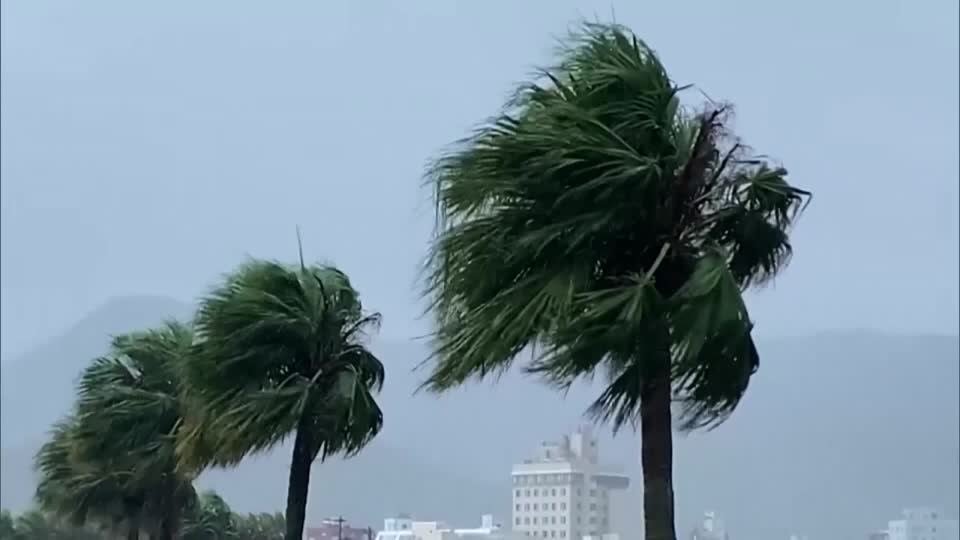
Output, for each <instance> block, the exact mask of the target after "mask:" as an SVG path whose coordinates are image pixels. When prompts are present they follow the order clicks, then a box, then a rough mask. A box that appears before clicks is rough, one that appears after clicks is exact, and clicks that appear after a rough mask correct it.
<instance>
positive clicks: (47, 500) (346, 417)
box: [36, 259, 384, 540]
mask: <svg viewBox="0 0 960 540" xmlns="http://www.w3.org/2000/svg"><path fill="white" fill-rule="evenodd" d="M379 320H380V318H379V315H378V314H370V313H367V312H365V311H364V310H363V307H362V304H361V303H360V299H359V295H358V294H357V292H356V290H354V288H353V287H352V285H351V284H350V281H349V279H348V278H347V276H346V275H345V274H343V273H342V272H341V271H339V270H337V269H336V268H333V267H330V266H321V265H313V266H307V265H305V264H304V263H303V262H302V259H301V263H300V264H299V265H295V266H288V265H284V264H280V263H276V262H271V261H261V260H254V261H251V262H249V263H247V264H244V265H243V266H241V267H240V268H239V269H237V270H236V271H234V272H233V273H231V274H229V275H228V276H227V277H226V278H225V279H224V281H223V283H222V285H221V286H219V287H217V288H216V289H214V290H213V291H212V292H211V293H210V294H209V295H207V296H205V297H204V298H202V299H201V300H200V303H199V307H198V310H197V314H196V318H195V320H194V321H192V323H191V324H185V323H180V322H173V321H171V322H168V323H166V324H164V325H163V326H161V327H159V328H155V329H149V330H145V331H140V332H134V333H130V334H125V335H121V336H117V337H115V338H113V340H112V342H111V344H110V349H109V352H108V354H106V355H105V356H103V357H100V358H96V359H95V360H93V362H92V363H91V364H90V365H89V366H88V367H87V368H86V369H85V370H84V371H83V373H82V375H81V377H80V382H79V384H78V387H77V397H76V401H75V405H74V407H73V411H72V412H71V414H70V415H69V416H67V417H66V418H64V419H62V420H61V421H60V422H58V423H57V424H56V425H55V426H53V429H52V430H51V433H50V437H49V439H48V440H47V442H46V443H45V444H44V445H43V446H42V448H41V449H40V451H39V452H38V454H37V457H36V468H37V470H38V472H39V476H40V481H39V484H38V488H37V492H36V500H37V503H38V504H39V507H40V509H42V510H43V511H44V512H46V513H47V514H49V515H51V516H55V517H56V518H57V519H60V520H63V521H64V522H67V523H70V524H72V525H75V526H82V525H87V526H91V527H94V528H96V530H98V531H108V532H109V533H110V535H111V536H117V535H119V536H122V537H126V538H130V539H135V538H139V537H140V535H141V534H146V535H148V536H149V537H150V538H152V539H157V540H168V539H172V538H184V539H188V538H189V539H203V538H239V537H240V536H238V535H240V534H241V533H243V534H245V535H246V536H243V537H244V538H248V537H249V538H276V534H275V533H276V530H277V525H278V524H280V525H282V527H283V536H284V537H285V538H288V539H296V540H300V538H301V537H302V532H303V525H304V518H305V509H306V502H307V488H308V481H309V478H310V468H311V465H312V463H313V462H314V460H316V459H318V458H319V459H324V458H326V457H328V456H331V455H335V454H342V455H347V456H349V455H353V454H355V453H356V452H358V451H359V450H360V449H361V448H363V446H364V445H365V444H367V443H368V442H369V441H370V440H371V439H372V438H373V437H374V436H375V435H376V434H377V433H378V432H379V430H380V427H381V425H382V422H383V416H382V413H381V411H380V409H379V407H378V406H377V404H376V402H375V401H374V394H375V393H376V392H377V391H378V390H379V389H380V387H381V386H382V384H383V379H384V369H383V366H382V364H381V363H380V361H379V360H378V359H377V358H376V357H375V356H374V355H373V354H372V353H371V352H370V351H369V350H368V349H367V348H366V346H365V338H366V336H367V332H368V331H369V330H370V329H371V328H375V327H376V326H377V324H378V323H379ZM288 437H293V438H294V440H295V442H294V449H293V458H292V462H291V471H290V494H289V496H288V500H287V510H286V514H285V516H283V519H281V520H280V521H278V520H277V518H276V516H273V515H261V516H249V517H248V518H247V519H245V520H241V521H237V520H236V519H235V518H234V515H233V514H232V513H231V512H230V511H229V507H227V506H226V505H225V503H223V501H222V499H219V497H217V496H215V495H203V496H198V495H197V493H196V492H195V490H194V488H193V481H194V479H195V478H196V476H197V475H198V474H199V473H200V472H202V471H203V470H204V469H206V468H207V467H211V466H223V467H228V466H233V465H236V464H238V463H239V462H240V461H241V460H242V459H243V458H244V457H246V456H248V455H250V454H253V453H257V452H263V451H267V450H270V449H272V448H274V447H275V446H277V445H279V444H281V443H282V442H283V441H284V440H285V439H286V438H288ZM228 533H229V534H228ZM225 534H226V535H227V536H223V535H225ZM211 535H212V536H211Z"/></svg>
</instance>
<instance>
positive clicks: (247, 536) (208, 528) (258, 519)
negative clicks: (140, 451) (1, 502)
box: [0, 491, 285, 540]
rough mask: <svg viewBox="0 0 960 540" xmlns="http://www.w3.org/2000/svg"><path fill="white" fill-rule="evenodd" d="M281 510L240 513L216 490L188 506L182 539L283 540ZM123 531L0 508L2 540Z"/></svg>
mask: <svg viewBox="0 0 960 540" xmlns="http://www.w3.org/2000/svg"><path fill="white" fill-rule="evenodd" d="M284 529H285V524H284V519H283V515H282V514H280V513H273V514H270V513H261V514H237V513H234V512H233V511H232V510H231V509H230V506H229V505H227V503H226V502H225V501H224V500H223V499H222V498H221V497H220V496H219V495H217V494H216V493H215V492H212V491H207V492H204V493H201V494H200V495H199V496H198V497H197V499H196V501H195V504H193V505H191V506H190V507H189V508H186V509H184V524H183V528H182V531H181V536H180V538H181V539H182V540H282V538H283V534H284ZM124 536H125V533H124V532H123V531H122V530H114V531H110V530H102V531H97V530H94V529H91V528H90V527H89V526H76V525H72V524H70V523H67V522H65V521H63V520H60V519H58V518H54V517H51V516H50V515H49V514H47V513H44V512H42V511H40V510H31V511H29V512H26V513H24V514H21V515H19V516H14V515H13V514H11V513H10V512H9V511H8V510H2V511H0V540H107V539H111V538H117V537H124Z"/></svg>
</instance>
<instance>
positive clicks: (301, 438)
mask: <svg viewBox="0 0 960 540" xmlns="http://www.w3.org/2000/svg"><path fill="white" fill-rule="evenodd" d="M316 455H317V451H316V450H315V449H314V444H313V441H312V437H311V432H310V427H309V426H308V425H307V422H306V421H305V420H304V419H301V421H300V424H299V425H298V426H297V435H296V439H295V440H294V443H293V457H292V458H291V460H290V480H289V482H288V484H287V511H286V521H287V523H286V527H287V532H286V534H285V535H284V540H303V523H304V521H305V520H306V518H307V494H308V492H309V490H310V466H311V465H313V460H314V458H315V457H316Z"/></svg>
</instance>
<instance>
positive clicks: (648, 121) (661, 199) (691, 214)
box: [425, 24, 809, 540]
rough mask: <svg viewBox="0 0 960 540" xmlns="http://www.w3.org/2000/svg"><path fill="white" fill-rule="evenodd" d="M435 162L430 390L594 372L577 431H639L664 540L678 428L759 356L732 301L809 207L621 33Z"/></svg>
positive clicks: (651, 510) (694, 419)
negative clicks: (675, 413) (595, 381)
mask: <svg viewBox="0 0 960 540" xmlns="http://www.w3.org/2000/svg"><path fill="white" fill-rule="evenodd" d="M542 75H543V77H542V79H540V80H535V81H533V82H528V83H524V84H523V85H521V86H520V88H519V90H518V92H517V93H516V95H515V98H513V99H512V100H511V101H509V102H508V103H507V105H506V107H505V109H504V111H503V112H502V113H501V114H499V115H498V116H496V117H495V118H493V119H491V120H490V121H489V122H487V123H486V124H484V125H483V126H481V127H480V128H479V129H478V130H477V131H476V132H475V134H474V135H472V136H471V137H469V138H467V139H465V140H463V141H461V142H460V143H459V144H458V145H456V146H455V147H454V148H452V149H451V150H449V151H448V152H446V153H445V154H444V155H442V156H441V157H440V158H439V159H438V160H437V161H436V162H435V164H434V166H433V167H432V169H431V171H430V174H429V175H428V179H429V180H430V182H431V183H432V185H433V187H434V189H435V198H436V205H437V213H438V228H437V232H436V236H435V239H434V240H433V243H432V246H431V250H430V255H429V259H428V264H427V276H426V277H427V279H426V295H427V297H428V298H429V300H430V307H431V310H432V312H433V314H434V315H435V320H436V322H435V331H434V333H433V334H432V340H433V343H432V345H433V355H432V358H431V365H432V371H431V373H430V375H429V377H428V379H427V380H426V382H425V387H426V388H428V389H430V390H433V391H443V390H446V389H449V388H451V387H455V386H458V385H460V384H462V383H464V382H465V381H467V380H469V379H474V378H483V377H485V376H487V375H490V374H496V373H499V372H501V371H502V370H504V369H506V368H508V367H509V366H510V365H511V363H512V361H513V359H514V358H515V357H517V356H518V355H519V354H520V353H521V352H522V351H525V350H532V351H533V353H532V354H531V356H530V360H529V362H527V363H526V364H525V369H526V370H527V371H529V372H532V373H535V374H538V375H540V376H542V377H543V378H544V379H545V380H546V381H547V382H548V383H551V384H554V385H557V386H559V387H561V388H565V387H569V386H570V385H571V384H573V383H574V382H575V381H576V380H578V379H581V378H585V377H591V376H593V375H594V374H605V375H606V376H607V381H608V385H607V386H606V388H605V390H604V391H603V392H602V393H601V394H600V396H599V397H598V398H597V399H596V401H595V402H594V403H593V404H592V405H591V406H590V408H589V410H588V413H589V414H590V415H592V416H593V417H594V418H595V419H597V420H601V421H603V420H608V421H611V422H612V426H613V429H614V430H617V429H620V428H621V427H623V426H625V425H631V426H634V427H636V425H637V423H639V428H640V432H641V441H642V449H641V455H642V458H641V461H642V465H643V484H644V504H643V507H644V515H645V520H646V521H645V533H646V535H645V538H647V540H674V539H675V538H676V532H675V528H674V509H673V496H674V495H673V480H672V475H673V473H672V426H673V419H672V414H671V401H672V400H675V401H676V402H678V403H679V405H680V415H681V416H680V421H681V423H680V427H681V428H684V429H694V428H702V427H712V426H715V425H717V424H718V423H720V422H722V421H723V420H724V419H725V418H726V417H727V416H728V415H729V414H730V413H731V412H732V411H733V410H734V408H735V407H736V406H737V404H738V402H739V401H740V399H741V397H742V396H743V395H744V392H745V391H746V389H747V383H748V382H749V380H750V377H751V375H752V373H753V372H754V371H755V370H756V369H757V367H758V361H759V357H758V354H757V350H756V348H755V347H754V343H753V340H752V338H751V330H752V328H753V323H752V322H751V320H750V317H749V315H748V312H747V308H746V306H745V304H744V300H743V296H742V295H743V291H744V290H745V289H747V288H748V287H750V286H753V285H761V284H763V283H765V282H767V281H768V280H769V279H771V278H772V277H773V276H774V275H775V274H776V273H777V272H778V271H779V270H780V269H781V268H783V266H784V265H785V264H786V262H787V260H788V258H789V256H790V253H791V245H790V241H789V237H788V231H789V229H790V226H791V223H792V222H793V220H794V218H795V217H796V216H797V214H798V212H799V211H800V209H801V207H802V206H803V203H804V200H805V199H806V198H807V196H808V195H809V194H808V193H807V192H805V191H802V190H799V189H796V188H794V187H791V186H790V185H789V184H788V183H787V181H786V174H787V173H786V170H784V169H783V168H780V167H778V166H773V165H771V164H770V163H768V162H767V161H764V160H762V159H760V158H757V157H756V156H753V155H752V154H751V153H750V151H749V149H748V148H747V147H745V146H744V145H743V144H741V143H740V141H739V140H737V139H736V138H735V137H734V136H733V135H732V134H731V132H730V131H729V129H728V122H729V119H730V115H731V111H730V108H729V106H727V105H720V104H714V103H708V104H706V105H705V106H704V107H702V108H701V109H698V110H694V109H690V108H687V107H684V106H681V104H680V102H679V94H680V92H681V91H682V90H683V88H681V87H678V86H677V85H675V84H674V83H673V82H672V81H671V80H670V78H669V77H668V75H667V73H666V71H665V69H664V67H663V65H662V64H661V63H660V61H659V59H658V58H657V56H656V54H655V53H654V52H653V51H652V50H651V49H649V48H648V47H647V46H646V45H645V44H644V43H643V42H642V41H640V40H639V39H637V38H636V37H635V36H633V34H632V33H631V32H630V31H629V30H627V29H625V28H622V27H620V26H615V25H599V24H588V25H585V27H584V29H583V31H580V32H578V33H575V34H574V36H573V39H572V40H571V41H569V42H568V43H567V44H566V46H565V47H564V48H563V49H562V52H561V55H560V60H559V62H558V63H557V65H556V67H554V68H550V69H547V70H543V73H542Z"/></svg>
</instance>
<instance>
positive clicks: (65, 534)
mask: <svg viewBox="0 0 960 540" xmlns="http://www.w3.org/2000/svg"><path fill="white" fill-rule="evenodd" d="M104 538H105V537H104V536H103V535H101V534H98V533H97V532H95V531H93V530H91V529H89V528H86V527H77V526H74V525H70V524H68V523H64V522H63V521H61V520H58V519H55V518H51V517H49V516H48V515H46V514H44V513H43V512H41V511H39V510H31V511H29V512H26V513H24V514H21V515H19V516H14V515H13V514H11V513H10V512H9V511H8V510H2V511H0V540H104Z"/></svg>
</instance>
